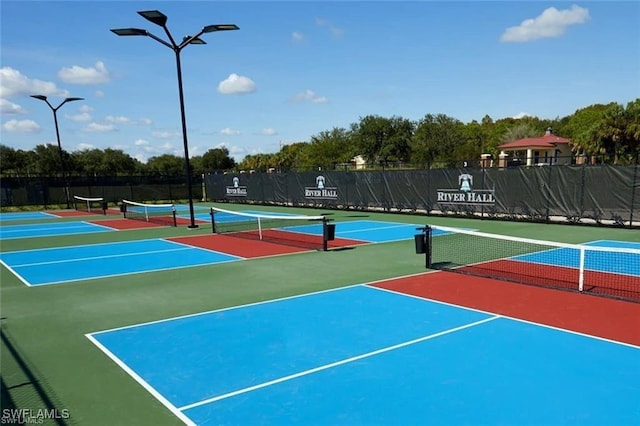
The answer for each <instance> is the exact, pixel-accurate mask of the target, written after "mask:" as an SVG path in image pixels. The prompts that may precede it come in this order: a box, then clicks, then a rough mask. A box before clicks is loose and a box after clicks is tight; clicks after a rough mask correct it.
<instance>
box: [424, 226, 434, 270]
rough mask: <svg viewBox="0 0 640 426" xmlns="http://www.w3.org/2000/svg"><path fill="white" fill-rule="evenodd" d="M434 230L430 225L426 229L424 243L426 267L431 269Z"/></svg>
mask: <svg viewBox="0 0 640 426" xmlns="http://www.w3.org/2000/svg"><path fill="white" fill-rule="evenodd" d="M431 231H432V229H431V227H430V226H429V225H426V226H425V227H424V241H425V244H426V253H425V267H426V268H427V269H429V268H431V234H432V232H431Z"/></svg>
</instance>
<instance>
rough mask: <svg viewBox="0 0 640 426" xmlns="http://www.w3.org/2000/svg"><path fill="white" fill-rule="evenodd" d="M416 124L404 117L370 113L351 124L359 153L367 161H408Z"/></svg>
mask: <svg viewBox="0 0 640 426" xmlns="http://www.w3.org/2000/svg"><path fill="white" fill-rule="evenodd" d="M414 129H415V124H414V123H413V122H412V121H410V120H407V119H405V118H402V117H396V116H394V117H391V118H385V117H380V116H377V115H368V116H366V117H362V118H360V122H359V123H354V124H352V125H351V132H352V135H353V140H354V142H355V146H356V147H357V149H358V154H360V155H362V156H363V157H364V158H365V159H366V160H367V162H370V163H377V162H398V161H401V162H406V161H409V159H410V157H411V139H412V135H413V132H414Z"/></svg>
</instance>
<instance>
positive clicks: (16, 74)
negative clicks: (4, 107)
mask: <svg viewBox="0 0 640 426" xmlns="http://www.w3.org/2000/svg"><path fill="white" fill-rule="evenodd" d="M17 95H45V96H52V95H53V96H63V97H65V96H69V92H67V91H66V90H62V89H59V88H58V87H56V85H55V83H52V82H50V81H42V80H37V79H31V78H29V77H27V76H25V75H24V74H22V73H21V72H20V71H18V70H16V69H14V68H11V67H2V68H0V97H2V98H9V97H11V96H17Z"/></svg>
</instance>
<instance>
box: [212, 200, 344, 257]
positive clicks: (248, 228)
mask: <svg viewBox="0 0 640 426" xmlns="http://www.w3.org/2000/svg"><path fill="white" fill-rule="evenodd" d="M211 223H212V225H213V226H212V228H213V232H214V233H216V234H226V235H231V236H234V237H239V238H246V239H252V240H261V241H267V242H273V243H276V244H283V245H290V246H295V247H300V248H307V249H314V250H324V251H326V250H327V245H328V241H329V240H332V239H333V236H334V233H335V225H334V224H329V223H328V220H327V218H326V217H325V216H304V215H285V214H276V213H274V214H256V213H245V212H237V211H231V210H224V209H220V208H217V207H212V208H211Z"/></svg>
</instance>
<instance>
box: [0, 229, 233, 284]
mask: <svg viewBox="0 0 640 426" xmlns="http://www.w3.org/2000/svg"><path fill="white" fill-rule="evenodd" d="M241 259H242V258H240V257H237V256H232V255H228V254H224V253H219V252H215V251H211V250H205V249H202V248H198V247H193V246H188V245H184V244H180V243H176V242H172V241H167V240H163V239H152V240H140V241H125V242H117V243H105V244H92V245H82V246H72V247H60V248H48V249H36V250H24V251H15V252H7V253H0V262H1V263H2V264H3V265H5V266H6V267H7V268H8V269H9V270H10V271H12V272H13V273H14V274H15V275H16V276H17V277H18V278H20V280H21V281H22V282H23V283H25V284H26V285H28V286H40V285H47V284H60V283H65V282H71V281H78V280H87V279H96V278H105V277H113V276H118V275H126V274H136V273H141V272H152V271H163V270H167V269H175V268H186V267H192V266H201V265H210V264H214V263H221V262H231V261H236V260H241Z"/></svg>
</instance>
